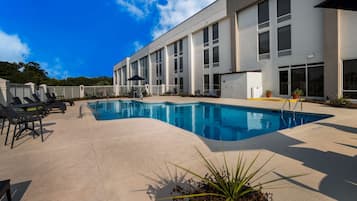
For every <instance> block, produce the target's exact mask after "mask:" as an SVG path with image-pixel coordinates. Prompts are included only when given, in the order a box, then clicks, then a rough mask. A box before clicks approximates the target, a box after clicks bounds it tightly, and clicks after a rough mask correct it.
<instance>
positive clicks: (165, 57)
mask: <svg viewBox="0 0 357 201" xmlns="http://www.w3.org/2000/svg"><path fill="white" fill-rule="evenodd" d="M164 68H165V71H164V73H165V74H164V78H165V86H166V88H165V91H168V90H169V84H170V82H169V52H168V49H167V46H166V45H165V47H164Z"/></svg>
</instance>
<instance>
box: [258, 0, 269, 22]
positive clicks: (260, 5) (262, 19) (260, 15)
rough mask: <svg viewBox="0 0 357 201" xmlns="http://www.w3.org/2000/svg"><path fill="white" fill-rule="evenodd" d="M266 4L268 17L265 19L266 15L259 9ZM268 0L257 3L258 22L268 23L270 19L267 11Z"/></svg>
mask: <svg viewBox="0 0 357 201" xmlns="http://www.w3.org/2000/svg"><path fill="white" fill-rule="evenodd" d="M265 4H266V6H267V9H268V17H267V19H266V17H264V16H263V11H261V9H266V7H263V6H265ZM269 9H270V8H269V0H263V1H260V2H259V3H258V24H265V23H268V22H269V21H270V12H269Z"/></svg>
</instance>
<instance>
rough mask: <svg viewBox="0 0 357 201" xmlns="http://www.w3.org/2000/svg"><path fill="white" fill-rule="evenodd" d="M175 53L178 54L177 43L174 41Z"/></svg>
mask: <svg viewBox="0 0 357 201" xmlns="http://www.w3.org/2000/svg"><path fill="white" fill-rule="evenodd" d="M174 55H175V56H177V43H176V42H175V43H174Z"/></svg>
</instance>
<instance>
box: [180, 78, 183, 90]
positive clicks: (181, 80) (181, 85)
mask: <svg viewBox="0 0 357 201" xmlns="http://www.w3.org/2000/svg"><path fill="white" fill-rule="evenodd" d="M180 89H183V78H182V77H180Z"/></svg>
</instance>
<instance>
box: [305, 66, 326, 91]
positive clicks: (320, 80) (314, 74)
mask: <svg viewBox="0 0 357 201" xmlns="http://www.w3.org/2000/svg"><path fill="white" fill-rule="evenodd" d="M307 95H308V96H316V97H324V68H323V67H322V66H321V67H314V68H308V92H307Z"/></svg>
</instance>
